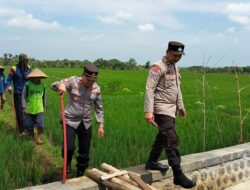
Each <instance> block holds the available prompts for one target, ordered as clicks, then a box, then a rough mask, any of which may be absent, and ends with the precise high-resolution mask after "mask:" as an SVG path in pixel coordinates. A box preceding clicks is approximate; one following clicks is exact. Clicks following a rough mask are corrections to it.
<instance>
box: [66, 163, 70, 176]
mask: <svg viewBox="0 0 250 190" xmlns="http://www.w3.org/2000/svg"><path fill="white" fill-rule="evenodd" d="M66 170H67V174H70V173H71V165H68V166H67V169H66Z"/></svg>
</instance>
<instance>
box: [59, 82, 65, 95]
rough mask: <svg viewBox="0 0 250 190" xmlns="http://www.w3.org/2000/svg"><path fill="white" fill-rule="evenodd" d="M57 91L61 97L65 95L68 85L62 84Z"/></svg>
mask: <svg viewBox="0 0 250 190" xmlns="http://www.w3.org/2000/svg"><path fill="white" fill-rule="evenodd" d="M57 90H58V92H59V94H60V95H63V94H64V93H65V92H66V91H67V89H66V85H65V84H63V83H60V84H59V85H58V87H57Z"/></svg>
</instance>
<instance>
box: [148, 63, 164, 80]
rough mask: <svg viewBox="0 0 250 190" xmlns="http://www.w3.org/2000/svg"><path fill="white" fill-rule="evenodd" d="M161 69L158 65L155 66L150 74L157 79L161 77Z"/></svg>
mask: <svg viewBox="0 0 250 190" xmlns="http://www.w3.org/2000/svg"><path fill="white" fill-rule="evenodd" d="M160 70H161V69H160V67H159V66H157V65H154V66H153V67H151V69H150V72H149V75H150V77H151V78H156V77H158V76H159V73H160Z"/></svg>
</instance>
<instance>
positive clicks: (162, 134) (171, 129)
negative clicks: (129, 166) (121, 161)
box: [148, 114, 181, 167]
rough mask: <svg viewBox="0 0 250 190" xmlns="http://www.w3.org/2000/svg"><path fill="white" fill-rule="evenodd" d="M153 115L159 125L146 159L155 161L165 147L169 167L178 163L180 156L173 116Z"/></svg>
mask: <svg viewBox="0 0 250 190" xmlns="http://www.w3.org/2000/svg"><path fill="white" fill-rule="evenodd" d="M154 116H155V122H156V123H157V125H158V127H159V133H158V134H157V135H156V137H155V141H154V144H153V145H152V149H151V152H150V156H149V160H148V161H154V162H156V161H157V160H158V158H159V157H160V154H161V152H162V151H163V149H165V151H166V154H167V157H168V164H169V165H170V166H171V167H172V166H174V165H179V164H180V163H181V158H180V154H179V151H178V142H179V140H178V136H177V134H176V130H175V118H173V117H170V116H168V115H161V114H155V115H154Z"/></svg>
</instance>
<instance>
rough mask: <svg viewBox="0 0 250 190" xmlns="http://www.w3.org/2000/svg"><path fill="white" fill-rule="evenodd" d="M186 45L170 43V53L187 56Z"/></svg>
mask: <svg viewBox="0 0 250 190" xmlns="http://www.w3.org/2000/svg"><path fill="white" fill-rule="evenodd" d="M184 47H185V46H184V44H182V43H181V42H176V41H170V42H169V43H168V49H167V50H168V51H171V52H172V53H174V54H176V55H185V53H184Z"/></svg>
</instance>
